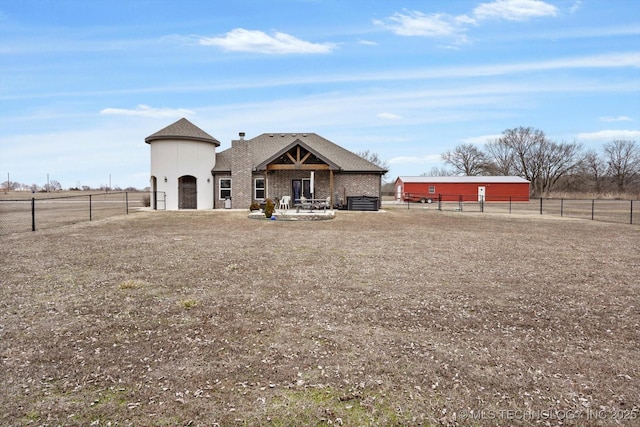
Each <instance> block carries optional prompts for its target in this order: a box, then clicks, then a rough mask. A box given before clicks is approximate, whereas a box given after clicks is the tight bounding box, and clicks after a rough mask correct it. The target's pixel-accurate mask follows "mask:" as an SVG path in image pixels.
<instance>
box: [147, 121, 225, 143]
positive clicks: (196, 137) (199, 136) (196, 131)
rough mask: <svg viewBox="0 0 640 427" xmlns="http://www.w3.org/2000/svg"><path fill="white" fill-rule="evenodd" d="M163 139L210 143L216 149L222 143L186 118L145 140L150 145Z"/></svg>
mask: <svg viewBox="0 0 640 427" xmlns="http://www.w3.org/2000/svg"><path fill="white" fill-rule="evenodd" d="M161 139H181V140H189V141H201V142H210V143H212V144H214V145H215V146H216V147H219V146H220V142H219V141H218V140H217V139H215V138H214V137H212V136H211V135H209V134H208V133H206V132H205V131H203V130H202V129H200V128H199V127H198V126H196V125H194V124H193V123H191V122H190V121H189V120H187V119H185V118H184V117H183V118H181V119H180V120H178V121H177V122H175V123H173V124H170V125H169V126H167V127H165V128H163V129H160V130H159V131H158V132H156V133H154V134H153V135H149V136H148V137H146V138H145V139H144V142H146V143H147V144H150V143H151V141H157V140H161Z"/></svg>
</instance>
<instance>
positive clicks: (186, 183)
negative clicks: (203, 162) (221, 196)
mask: <svg viewBox="0 0 640 427" xmlns="http://www.w3.org/2000/svg"><path fill="white" fill-rule="evenodd" d="M178 201H179V202H178V209H198V190H197V187H196V177H195V176H191V175H185V176H181V177H180V178H178Z"/></svg>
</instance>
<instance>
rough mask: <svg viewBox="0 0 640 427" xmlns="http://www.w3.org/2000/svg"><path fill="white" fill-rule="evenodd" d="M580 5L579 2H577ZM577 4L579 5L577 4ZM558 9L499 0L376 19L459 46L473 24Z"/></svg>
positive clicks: (532, 1) (401, 31) (531, 0)
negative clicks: (456, 10)
mask: <svg viewBox="0 0 640 427" xmlns="http://www.w3.org/2000/svg"><path fill="white" fill-rule="evenodd" d="M577 4H578V6H579V3H577ZM574 7H575V5H574ZM557 14H558V9H557V8H556V7H555V6H553V5H551V4H549V3H546V2H544V1H541V0H495V1H493V2H491V3H481V4H480V5H478V6H476V7H475V8H474V9H473V11H472V13H471V14H470V15H464V14H463V15H457V16H454V15H449V14H446V13H431V14H428V15H427V14H424V13H422V12H420V11H416V10H414V11H411V10H404V11H403V12H402V13H400V12H396V13H394V14H393V15H391V16H389V17H387V18H385V19H383V20H378V19H376V20H374V21H373V23H374V24H375V25H379V26H382V27H384V28H386V29H388V30H390V31H392V32H394V33H395V34H397V35H399V36H423V37H439V38H452V39H454V40H455V42H456V45H459V44H462V43H466V42H467V36H466V34H465V33H466V31H467V28H468V27H469V26H470V25H476V24H478V23H479V21H482V20H487V19H504V20H507V21H526V20H528V19H532V18H539V17H545V16H556V15H557Z"/></svg>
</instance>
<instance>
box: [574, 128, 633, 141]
mask: <svg viewBox="0 0 640 427" xmlns="http://www.w3.org/2000/svg"><path fill="white" fill-rule="evenodd" d="M637 138H640V130H601V131H598V132H585V133H579V134H578V135H576V139H578V140H588V141H612V140H614V139H632V140H634V139H637Z"/></svg>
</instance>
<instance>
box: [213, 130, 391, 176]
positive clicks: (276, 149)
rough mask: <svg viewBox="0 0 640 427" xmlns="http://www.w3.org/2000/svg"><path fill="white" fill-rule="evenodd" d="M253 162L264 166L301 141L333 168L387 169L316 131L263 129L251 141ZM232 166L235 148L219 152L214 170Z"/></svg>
mask: <svg viewBox="0 0 640 427" xmlns="http://www.w3.org/2000/svg"><path fill="white" fill-rule="evenodd" d="M247 143H248V144H249V147H250V149H249V153H250V155H251V164H252V167H253V168H254V169H257V170H262V169H264V167H265V166H266V164H268V163H269V162H271V161H272V160H273V159H274V158H277V157H278V154H279V153H282V152H283V150H286V149H287V148H288V147H292V146H295V145H296V144H300V145H301V146H304V147H305V148H307V149H309V150H310V151H312V152H313V153H314V154H316V155H318V156H319V157H320V158H321V159H323V160H324V161H325V162H326V163H328V164H329V165H330V167H331V169H334V170H339V171H342V172H368V173H379V174H381V175H382V174H384V173H385V172H387V171H386V170H385V169H383V168H381V167H380V166H378V165H375V164H373V163H371V162H370V161H368V160H366V159H363V158H362V157H360V156H358V155H357V154H354V153H352V152H351V151H349V150H346V149H344V148H342V147H340V146H339V145H337V144H335V143H333V142H331V141H329V140H328V139H325V138H323V137H321V136H320V135H318V134H315V133H263V134H261V135H258V136H256V137H255V138H252V139H250V140H248V141H247ZM230 170H231V149H230V148H229V149H227V150H224V151H221V152H220V153H218V154H217V155H216V165H215V166H214V168H213V171H214V172H222V171H230Z"/></svg>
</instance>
